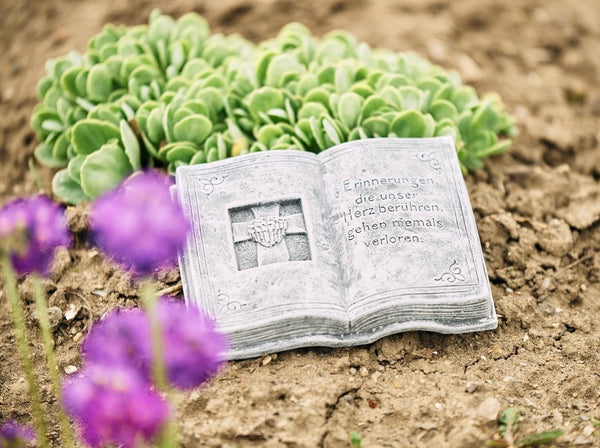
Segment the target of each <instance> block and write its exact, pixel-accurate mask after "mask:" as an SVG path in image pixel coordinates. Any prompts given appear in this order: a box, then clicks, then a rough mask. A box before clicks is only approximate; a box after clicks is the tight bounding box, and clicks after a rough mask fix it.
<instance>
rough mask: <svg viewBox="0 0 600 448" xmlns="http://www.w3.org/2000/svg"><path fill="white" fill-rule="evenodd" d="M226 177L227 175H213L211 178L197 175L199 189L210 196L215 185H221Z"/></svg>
mask: <svg viewBox="0 0 600 448" xmlns="http://www.w3.org/2000/svg"><path fill="white" fill-rule="evenodd" d="M227 177H228V175H224V176H213V177H211V178H208V177H199V178H198V182H200V191H201V192H202V194H204V195H206V196H210V195H211V194H212V193H213V192H214V191H215V186H217V185H221V184H222V183H223V182H224V181H225V179H226V178H227Z"/></svg>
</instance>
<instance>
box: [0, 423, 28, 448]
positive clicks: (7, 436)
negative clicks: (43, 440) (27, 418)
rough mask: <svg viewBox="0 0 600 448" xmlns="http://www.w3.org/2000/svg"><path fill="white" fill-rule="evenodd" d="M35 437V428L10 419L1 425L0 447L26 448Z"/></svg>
mask: <svg viewBox="0 0 600 448" xmlns="http://www.w3.org/2000/svg"><path fill="white" fill-rule="evenodd" d="M34 438H35V433H34V432H33V430H32V429H31V428H29V427H27V426H21V425H19V424H18V423H16V422H13V421H8V422H6V423H4V424H2V425H0V448H24V447H26V446H27V442H31V441H32V440H33V439H34Z"/></svg>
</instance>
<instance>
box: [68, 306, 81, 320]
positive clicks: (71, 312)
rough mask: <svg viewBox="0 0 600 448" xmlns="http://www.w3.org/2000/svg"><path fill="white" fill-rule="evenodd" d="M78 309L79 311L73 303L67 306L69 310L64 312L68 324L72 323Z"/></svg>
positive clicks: (78, 307)
mask: <svg viewBox="0 0 600 448" xmlns="http://www.w3.org/2000/svg"><path fill="white" fill-rule="evenodd" d="M80 309H81V307H80V306H77V305H75V304H74V303H71V304H70V305H69V309H68V310H67V311H65V319H66V320H67V321H69V322H70V321H72V320H73V319H75V317H76V316H77V314H78V313H79V310H80Z"/></svg>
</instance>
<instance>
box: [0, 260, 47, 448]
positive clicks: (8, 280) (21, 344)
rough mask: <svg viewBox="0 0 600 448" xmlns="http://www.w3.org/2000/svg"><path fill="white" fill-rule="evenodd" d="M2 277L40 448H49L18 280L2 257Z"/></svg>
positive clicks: (8, 261) (8, 263)
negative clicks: (20, 301) (18, 290)
mask: <svg viewBox="0 0 600 448" xmlns="http://www.w3.org/2000/svg"><path fill="white" fill-rule="evenodd" d="M2 275H3V277H4V287H5V289H6V295H7V297H8V303H9V304H10V310H11V312H12V317H13V325H14V329H15V335H16V338H17V348H18V350H19V355H20V356H21V363H22V364H23V370H24V371H25V378H26V379H27V384H28V387H29V398H30V399H31V410H32V414H33V423H34V426H35V430H36V433H37V441H38V444H39V447H40V448H48V439H47V438H46V434H47V433H48V430H47V426H46V422H45V421H44V411H43V410H42V402H41V399H40V389H39V385H38V383H37V381H36V378H35V374H34V372H33V364H32V363H31V350H30V349H29V345H28V343H27V333H26V330H25V320H24V318H23V310H22V309H21V305H20V303H19V294H18V292H17V278H16V276H15V271H14V270H13V267H12V264H11V263H10V260H9V259H8V257H6V256H3V257H2Z"/></svg>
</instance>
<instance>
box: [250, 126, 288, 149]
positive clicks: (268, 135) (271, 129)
mask: <svg viewBox="0 0 600 448" xmlns="http://www.w3.org/2000/svg"><path fill="white" fill-rule="evenodd" d="M282 134H283V131H282V130H281V128H280V127H279V126H277V125H273V124H268V125H265V126H263V127H261V128H260V130H259V131H258V133H257V135H256V139H257V140H258V141H259V142H261V143H262V144H263V145H265V146H266V147H270V146H271V144H272V143H273V141H274V140H276V139H277V138H279V137H281V135H282Z"/></svg>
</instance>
